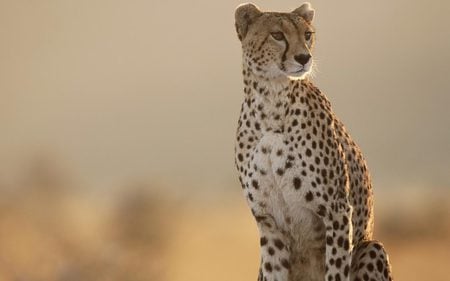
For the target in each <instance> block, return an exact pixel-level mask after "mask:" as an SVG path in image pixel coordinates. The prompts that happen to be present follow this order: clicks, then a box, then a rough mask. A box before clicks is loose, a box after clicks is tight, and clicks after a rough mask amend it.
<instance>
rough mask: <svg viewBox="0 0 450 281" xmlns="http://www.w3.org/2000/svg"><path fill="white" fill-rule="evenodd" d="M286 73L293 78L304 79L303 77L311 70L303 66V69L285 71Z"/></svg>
mask: <svg viewBox="0 0 450 281" xmlns="http://www.w3.org/2000/svg"><path fill="white" fill-rule="evenodd" d="M285 73H286V75H287V76H288V77H290V78H293V79H302V78H304V77H305V76H306V75H307V74H308V73H309V70H306V69H304V68H301V69H299V70H297V71H290V72H285Z"/></svg>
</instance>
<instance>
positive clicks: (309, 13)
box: [292, 2, 314, 23]
mask: <svg viewBox="0 0 450 281" xmlns="http://www.w3.org/2000/svg"><path fill="white" fill-rule="evenodd" d="M292 13H294V14H297V15H299V16H301V17H302V18H304V19H305V21H306V22H307V23H311V22H312V21H313V19H314V9H313V8H312V7H311V4H309V3H308V2H306V3H303V4H302V5H301V6H300V7H298V8H297V9H295V10H294V11H293V12H292Z"/></svg>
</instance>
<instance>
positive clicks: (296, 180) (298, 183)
mask: <svg viewBox="0 0 450 281" xmlns="http://www.w3.org/2000/svg"><path fill="white" fill-rule="evenodd" d="M300 187H302V180H301V179H300V178H298V177H295V178H294V188H295V189H300Z"/></svg>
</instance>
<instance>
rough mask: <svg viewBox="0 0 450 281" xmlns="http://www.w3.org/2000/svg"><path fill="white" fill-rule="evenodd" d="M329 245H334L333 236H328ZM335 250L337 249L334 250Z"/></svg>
mask: <svg viewBox="0 0 450 281" xmlns="http://www.w3.org/2000/svg"><path fill="white" fill-rule="evenodd" d="M327 245H329V246H331V245H333V238H332V237H331V236H327ZM333 250H335V248H333Z"/></svg>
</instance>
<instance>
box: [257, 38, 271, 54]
mask: <svg viewBox="0 0 450 281" xmlns="http://www.w3.org/2000/svg"><path fill="white" fill-rule="evenodd" d="M267 38H269V35H267V36H266V38H264V40H263V41H262V42H261V45H259V47H258V52H259V51H261V49H262V47H263V46H264V44H266V41H267Z"/></svg>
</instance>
